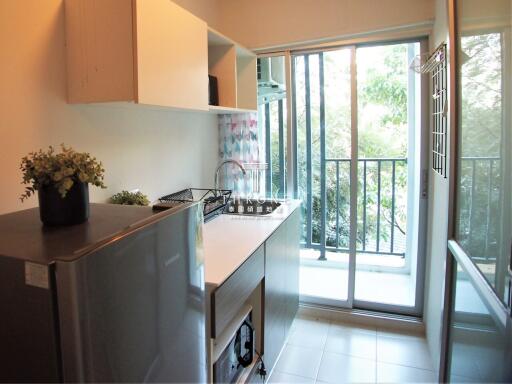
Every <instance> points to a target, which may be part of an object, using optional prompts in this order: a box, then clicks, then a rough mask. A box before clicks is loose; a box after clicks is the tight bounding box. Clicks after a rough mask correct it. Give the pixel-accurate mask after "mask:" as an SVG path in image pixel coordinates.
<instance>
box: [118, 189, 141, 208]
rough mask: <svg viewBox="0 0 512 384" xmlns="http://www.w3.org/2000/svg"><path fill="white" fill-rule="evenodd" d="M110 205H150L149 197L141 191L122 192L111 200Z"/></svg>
mask: <svg viewBox="0 0 512 384" xmlns="http://www.w3.org/2000/svg"><path fill="white" fill-rule="evenodd" d="M110 203H112V204H120V205H142V206H147V205H149V199H148V197H147V196H146V195H145V194H143V193H142V192H140V191H137V192H128V191H121V192H119V193H116V194H115V195H114V196H112V197H111V198H110Z"/></svg>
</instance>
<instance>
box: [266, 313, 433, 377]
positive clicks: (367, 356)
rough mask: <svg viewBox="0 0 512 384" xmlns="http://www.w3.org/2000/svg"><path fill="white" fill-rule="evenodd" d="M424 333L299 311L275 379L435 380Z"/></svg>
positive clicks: (273, 374) (276, 370)
mask: <svg viewBox="0 0 512 384" xmlns="http://www.w3.org/2000/svg"><path fill="white" fill-rule="evenodd" d="M435 381H436V375H435V373H434V372H433V366H432V362H431V359H430V355H429V352H428V348H427V344H426V341H425V339H424V338H422V337H419V336H417V335H412V334H400V333H393V332H389V331H386V330H381V329H377V328H372V327H365V326H357V325H349V324H346V323H345V324H342V323H336V322H330V321H328V320H322V319H313V318H309V317H298V318H297V319H295V321H294V324H293V326H292V329H291V333H290V337H289V339H288V343H287V344H286V346H285V349H284V350H283V353H282V354H281V358H280V359H279V361H278V362H277V365H276V367H275V369H274V372H273V373H272V376H271V377H270V378H269V383H334V384H339V383H349V382H350V383H414V382H435Z"/></svg>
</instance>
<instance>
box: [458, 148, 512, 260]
mask: <svg viewBox="0 0 512 384" xmlns="http://www.w3.org/2000/svg"><path fill="white" fill-rule="evenodd" d="M459 179H460V180H459V183H460V185H459V191H458V193H459V206H460V208H459V217H458V218H457V227H458V236H459V241H460V242H461V243H462V244H463V245H464V247H465V248H466V250H467V252H468V253H469V254H471V256H472V258H473V259H475V260H480V261H482V262H491V263H492V262H494V261H495V260H496V257H497V254H498V253H499V249H498V244H499V243H500V231H501V206H500V204H501V201H502V196H501V189H502V185H501V183H502V172H501V159H500V158H499V157H469V156H467V157H462V158H461V159H460V171H459Z"/></svg>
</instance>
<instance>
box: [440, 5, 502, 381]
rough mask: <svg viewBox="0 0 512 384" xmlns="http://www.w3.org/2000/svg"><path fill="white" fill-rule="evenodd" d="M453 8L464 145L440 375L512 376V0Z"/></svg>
mask: <svg viewBox="0 0 512 384" xmlns="http://www.w3.org/2000/svg"><path fill="white" fill-rule="evenodd" d="M450 7H451V11H452V12H451V14H452V15H454V16H453V17H452V19H451V20H450V22H451V23H452V25H453V26H454V28H453V29H452V30H453V31H455V35H453V36H451V37H450V40H451V41H452V43H453V45H454V46H453V48H452V52H456V56H455V55H454V58H456V61H455V63H456V65H452V77H453V78H454V79H457V82H454V84H456V85H457V87H456V88H455V87H453V89H452V93H451V96H452V97H453V99H454V100H456V101H457V103H456V104H455V103H453V105H452V108H451V111H450V112H451V113H452V114H453V116H454V120H453V121H454V124H453V126H452V130H453V132H454V134H453V139H454V142H455V143H456V152H455V154H454V156H453V158H452V162H453V166H452V167H453V170H454V174H453V177H452V178H451V183H452V185H453V191H454V199H453V200H454V203H453V205H452V207H451V212H450V213H451V215H452V220H451V222H452V223H453V225H452V228H450V229H451V238H452V239H451V240H450V241H449V243H448V249H449V258H448V263H447V265H448V270H449V271H450V270H451V273H450V276H448V279H447V292H448V295H447V296H446V302H445V307H446V308H447V309H448V312H447V313H448V316H446V317H445V319H444V327H445V331H446V332H445V334H446V337H445V340H444V348H443V350H444V356H443V360H444V361H446V364H445V366H444V367H443V368H444V369H442V373H441V374H442V377H441V379H442V380H443V381H446V382H511V381H512V364H511V362H512V318H511V313H512V310H511V309H512V269H511V268H512V260H511V244H512V199H511V192H512V176H511V175H512V113H511V105H512V103H511V100H512V80H511V79H512V77H511V74H512V45H511V33H512V22H511V20H512V4H511V3H510V1H500V0H489V1H486V2H477V3H475V4H469V3H468V2H464V1H462V0H456V1H452V2H450ZM455 16H456V19H455Z"/></svg>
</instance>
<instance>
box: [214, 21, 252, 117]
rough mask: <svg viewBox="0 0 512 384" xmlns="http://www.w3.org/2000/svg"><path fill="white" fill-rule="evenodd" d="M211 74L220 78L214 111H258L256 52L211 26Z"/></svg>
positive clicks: (218, 79)
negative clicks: (217, 101) (217, 103)
mask: <svg viewBox="0 0 512 384" xmlns="http://www.w3.org/2000/svg"><path fill="white" fill-rule="evenodd" d="M208 74H209V75H211V76H214V77H216V78H217V87H218V93H219V98H218V99H219V105H218V106H210V110H211V111H218V112H225V113H229V112H240V111H256V109H257V108H258V106H257V79H256V55H255V54H254V53H253V52H251V51H250V50H248V49H246V48H244V47H242V46H241V45H239V44H237V43H235V42H234V41H233V40H231V39H230V38H228V37H226V36H224V35H222V34H221V33H219V32H217V31H215V30H214V29H212V28H209V29H208Z"/></svg>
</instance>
